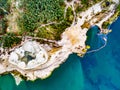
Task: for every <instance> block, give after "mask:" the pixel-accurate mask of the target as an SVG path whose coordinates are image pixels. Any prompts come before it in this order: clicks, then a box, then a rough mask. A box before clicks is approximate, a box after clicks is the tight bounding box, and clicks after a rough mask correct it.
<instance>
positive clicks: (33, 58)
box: [8, 41, 48, 69]
mask: <svg viewBox="0 0 120 90" xmlns="http://www.w3.org/2000/svg"><path fill="white" fill-rule="evenodd" d="M47 60H48V55H47V52H46V51H45V50H44V49H43V48H42V47H41V46H40V45H39V44H38V43H37V42H35V41H27V42H25V43H24V44H23V45H22V46H21V47H19V48H16V49H15V50H14V51H13V52H11V53H10V56H9V59H8V61H9V62H10V63H11V64H14V65H16V66H18V67H19V68H21V69H32V68H35V67H37V66H38V65H41V64H44V63H45V62H46V61H47Z"/></svg>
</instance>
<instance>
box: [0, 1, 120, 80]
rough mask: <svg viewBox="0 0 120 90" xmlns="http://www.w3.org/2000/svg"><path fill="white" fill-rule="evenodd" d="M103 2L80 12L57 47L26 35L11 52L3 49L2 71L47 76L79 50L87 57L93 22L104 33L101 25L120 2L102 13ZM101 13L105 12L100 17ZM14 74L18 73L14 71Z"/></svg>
mask: <svg viewBox="0 0 120 90" xmlns="http://www.w3.org/2000/svg"><path fill="white" fill-rule="evenodd" d="M113 1H114V0H113ZM101 3H102V2H100V3H97V4H95V5H93V6H92V7H90V8H88V10H86V11H84V12H81V13H80V14H79V16H78V17H77V21H76V22H74V23H73V24H72V25H71V26H70V27H68V28H67V29H66V30H65V31H64V32H63V33H62V35H61V40H59V41H55V42H56V44H57V45H58V47H53V46H51V45H48V44H40V43H38V42H37V41H36V40H32V39H27V38H26V39H25V40H24V41H23V42H22V43H21V44H20V45H19V47H16V48H14V49H12V51H11V52H10V53H7V51H6V52H5V53H4V54H3V53H2V52H3V51H4V49H3V48H0V51H1V53H0V59H1V61H0V74H3V73H6V72H12V71H17V72H19V73H20V75H22V76H24V77H26V78H27V80H35V79H37V78H41V79H45V78H47V77H48V76H50V75H51V73H52V71H53V70H54V69H55V68H58V67H59V66H60V64H62V63H63V62H65V61H66V59H67V58H68V56H69V55H70V54H72V53H77V54H78V55H79V56H84V54H85V53H86V52H87V49H88V48H87V46H86V45H85V41H86V39H87V36H86V33H87V31H88V30H89V28H90V27H91V26H92V25H98V26H99V27H100V28H101V30H102V31H101V32H102V33H104V32H107V30H103V29H102V24H103V22H105V21H106V20H108V19H109V18H110V17H111V16H112V15H113V14H114V13H115V10H114V9H115V7H116V5H117V4H118V3H113V4H111V5H110V7H109V8H107V10H106V12H103V10H104V8H103V7H102V6H101ZM93 13H94V14H93ZM98 13H102V14H103V15H101V17H100V18H99V17H97V14H98ZM99 20H100V21H99ZM86 22H87V23H86ZM107 33H108V32H107ZM26 53H27V54H26ZM13 75H16V74H14V73H13ZM17 75H18V76H19V74H17ZM17 78H18V77H17ZM20 80H21V79H20Z"/></svg>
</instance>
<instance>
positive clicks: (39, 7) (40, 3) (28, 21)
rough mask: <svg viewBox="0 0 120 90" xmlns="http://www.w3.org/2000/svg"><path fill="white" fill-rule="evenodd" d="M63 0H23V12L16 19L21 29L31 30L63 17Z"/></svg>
mask: <svg viewBox="0 0 120 90" xmlns="http://www.w3.org/2000/svg"><path fill="white" fill-rule="evenodd" d="M63 1H64V0H23V2H22V5H23V6H21V7H23V10H24V12H23V13H22V14H21V17H20V18H19V19H18V25H19V26H20V28H21V30H22V31H26V32H33V31H34V30H35V29H36V28H38V27H39V26H40V25H41V24H46V23H50V22H59V21H61V20H62V19H63V14H64V7H61V6H62V5H63Z"/></svg>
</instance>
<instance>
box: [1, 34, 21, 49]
mask: <svg viewBox="0 0 120 90" xmlns="http://www.w3.org/2000/svg"><path fill="white" fill-rule="evenodd" d="M20 41H21V38H18V37H16V35H15V34H13V33H7V34H6V35H4V36H2V37H1V39H0V44H1V45H2V47H3V48H10V47H12V46H14V45H16V44H18V43H19V42H20Z"/></svg>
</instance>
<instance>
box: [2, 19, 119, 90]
mask: <svg viewBox="0 0 120 90" xmlns="http://www.w3.org/2000/svg"><path fill="white" fill-rule="evenodd" d="M110 28H111V29H112V33H110V34H109V35H107V38H108V42H107V45H106V47H105V48H103V49H101V50H99V51H97V52H92V53H87V54H86V55H85V56H84V57H83V58H80V57H78V56H77V55H76V54H72V55H70V57H69V58H68V60H67V61H66V62H65V63H64V64H62V65H61V66H60V67H59V68H58V69H56V70H55V71H54V72H53V74H52V75H51V77H49V78H47V79H45V80H40V79H38V80H36V81H34V82H31V81H22V82H21V83H20V85H18V86H16V84H15V80H14V78H13V77H12V76H11V75H10V74H9V75H4V76H2V77H0V90H120V58H119V57H120V53H119V51H120V34H119V31H120V17H119V18H118V20H117V21H115V22H114V23H113V24H112V25H111V26H110ZM87 34H88V38H89V39H88V41H87V42H86V43H87V44H90V45H91V49H90V50H89V51H91V50H94V49H98V48H100V47H102V46H103V45H104V43H105V41H104V40H103V39H102V38H103V37H105V38H106V36H104V35H100V36H99V30H98V28H97V27H94V28H92V29H91V30H90V32H88V33H87Z"/></svg>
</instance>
